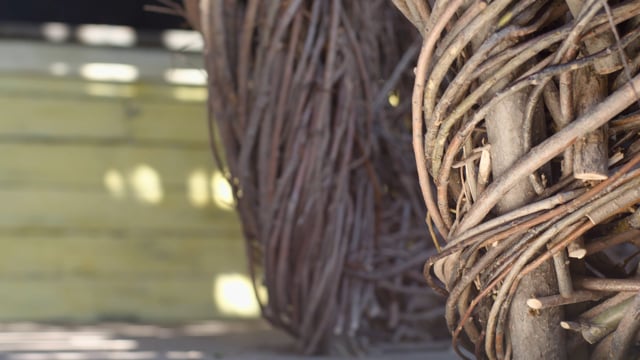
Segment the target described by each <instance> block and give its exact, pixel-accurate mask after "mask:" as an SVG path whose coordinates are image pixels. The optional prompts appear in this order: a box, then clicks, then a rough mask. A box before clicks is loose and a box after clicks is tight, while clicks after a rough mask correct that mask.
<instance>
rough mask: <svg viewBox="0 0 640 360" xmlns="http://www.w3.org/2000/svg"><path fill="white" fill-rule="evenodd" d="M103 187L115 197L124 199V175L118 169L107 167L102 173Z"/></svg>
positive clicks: (125, 193)
mask: <svg viewBox="0 0 640 360" xmlns="http://www.w3.org/2000/svg"><path fill="white" fill-rule="evenodd" d="M103 182H104V187H105V188H107V191H109V194H110V195H111V196H113V197H114V198H116V199H124V197H125V196H126V195H127V188H126V187H125V183H124V176H122V174H121V173H120V171H118V170H115V169H109V170H107V172H106V173H105V174H104V178H103Z"/></svg>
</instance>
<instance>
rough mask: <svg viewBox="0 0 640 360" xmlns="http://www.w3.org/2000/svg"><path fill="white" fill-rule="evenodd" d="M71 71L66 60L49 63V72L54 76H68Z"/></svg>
mask: <svg viewBox="0 0 640 360" xmlns="http://www.w3.org/2000/svg"><path fill="white" fill-rule="evenodd" d="M69 72H71V68H70V67H69V64H67V63H65V62H62V61H57V62H53V63H51V64H50V65H49V74H51V75H53V76H66V75H69Z"/></svg>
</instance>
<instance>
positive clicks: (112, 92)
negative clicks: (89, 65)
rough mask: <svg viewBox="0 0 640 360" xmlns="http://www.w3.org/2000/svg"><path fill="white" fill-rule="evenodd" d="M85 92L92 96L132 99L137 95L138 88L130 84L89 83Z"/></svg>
mask: <svg viewBox="0 0 640 360" xmlns="http://www.w3.org/2000/svg"><path fill="white" fill-rule="evenodd" d="M85 91H86V92H87V94H89V95H91V96H100V97H112V98H130V97H134V96H135V95H136V88H135V86H133V85H128V84H110V83H88V84H86V85H85Z"/></svg>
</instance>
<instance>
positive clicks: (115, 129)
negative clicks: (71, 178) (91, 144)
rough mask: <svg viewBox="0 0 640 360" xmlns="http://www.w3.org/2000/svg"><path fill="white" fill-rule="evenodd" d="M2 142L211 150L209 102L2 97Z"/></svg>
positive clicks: (26, 95) (27, 95) (0, 128)
mask: <svg viewBox="0 0 640 360" xmlns="http://www.w3.org/2000/svg"><path fill="white" fill-rule="evenodd" d="M0 108H1V109H2V113H3V120H2V121H1V122H0V139H1V140H3V141H20V140H25V139H27V140H28V139H64V140H66V141H81V142H85V141H90V140H94V141H95V140H111V141H116V140H119V141H125V140H127V141H142V142H144V141H156V142H157V141H160V142H167V143H196V144H199V145H202V146H206V145H207V143H208V141H209V138H208V133H207V131H208V130H207V122H206V119H207V115H206V107H205V106H204V104H189V103H179V102H175V101H173V102H161V101H148V100H140V99H135V98H134V99H124V100H123V99H115V100H105V99H82V98H47V97H43V98H39V99H38V100H37V101H35V99H34V98H33V95H32V94H25V95H24V96H0Z"/></svg>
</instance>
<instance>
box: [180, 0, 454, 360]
mask: <svg viewBox="0 0 640 360" xmlns="http://www.w3.org/2000/svg"><path fill="white" fill-rule="evenodd" d="M185 6H186V14H185V16H187V17H188V18H190V19H191V22H193V23H195V24H196V26H197V27H199V29H200V30H201V31H202V33H203V35H204V39H205V45H206V46H205V63H206V64H205V66H206V70H207V72H208V75H209V91H210V100H209V107H210V114H211V119H212V124H211V131H212V134H213V135H212V136H213V137H218V138H219V139H220V142H221V143H222V144H223V145H222V148H221V149H218V148H215V147H214V149H213V150H214V153H215V155H216V158H217V160H218V162H219V164H221V166H223V167H224V169H225V173H226V176H227V177H228V180H229V182H230V183H231V184H232V186H233V189H234V192H235V196H236V200H237V207H238V211H239V214H240V218H241V221H242V225H243V229H244V236H245V238H246V242H247V252H248V259H249V263H250V268H251V269H250V270H251V276H252V277H253V280H254V286H255V288H256V292H257V293H258V295H260V293H261V291H260V289H266V296H259V299H260V303H261V307H262V313H263V315H264V317H265V318H266V319H267V320H268V321H270V322H271V323H272V324H273V325H275V326H276V327H278V328H281V329H284V330H286V331H287V332H289V333H290V334H291V335H293V336H294V337H295V338H297V339H298V340H299V343H300V346H301V348H302V349H303V350H304V352H306V353H317V352H327V351H328V352H335V353H341V354H358V353H362V352H365V351H368V350H371V349H376V348H378V349H383V348H384V349H388V348H396V347H397V346H400V347H403V346H404V347H406V346H415V345H429V344H430V343H433V342H434V341H435V340H437V339H438V336H439V337H440V338H443V337H446V333H445V334H443V332H442V330H440V329H441V326H442V325H443V324H444V321H443V320H441V318H442V313H443V301H442V300H441V299H440V298H439V296H437V294H435V293H434V292H433V291H432V290H431V289H429V288H428V287H427V286H426V282H425V280H424V278H423V277H422V275H421V271H422V265H423V263H424V259H425V258H428V257H429V256H431V255H434V254H435V253H436V252H435V250H434V248H433V245H432V243H431V240H430V239H429V237H428V236H427V233H426V231H427V226H426V225H425V222H424V213H425V209H424V205H423V204H422V202H421V201H420V200H419V189H418V185H417V182H416V181H415V173H416V170H415V165H414V162H413V160H412V159H411V156H410V154H411V148H410V145H409V144H410V139H411V133H410V116H409V113H410V93H411V83H412V77H413V73H412V68H411V67H410V65H411V64H412V63H413V62H414V61H415V57H416V56H417V53H418V50H419V43H418V41H417V40H418V38H419V35H418V34H417V33H416V31H415V29H413V27H411V26H410V25H409V24H406V22H405V21H404V19H403V18H402V17H401V15H400V14H399V13H398V12H397V11H396V10H395V9H394V8H393V7H392V6H391V4H390V3H387V2H386V1H385V0H377V1H371V0H344V1H343V0H332V1H325V0H315V1H310V0H304V1H303V0H290V1H275V0H274V1H260V0H249V1H235V0H231V1H221V0H220V1H215V0H211V1H205V0H202V1H196V0H194V1H187V2H185ZM214 132H215V134H214Z"/></svg>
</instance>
